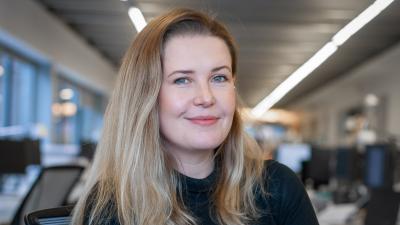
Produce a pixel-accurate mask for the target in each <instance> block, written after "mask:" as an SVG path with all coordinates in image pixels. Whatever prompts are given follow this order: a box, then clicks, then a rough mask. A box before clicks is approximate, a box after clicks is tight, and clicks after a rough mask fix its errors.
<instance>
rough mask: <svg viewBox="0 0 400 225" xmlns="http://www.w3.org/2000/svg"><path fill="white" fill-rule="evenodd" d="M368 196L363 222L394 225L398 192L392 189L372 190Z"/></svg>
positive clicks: (399, 201) (397, 208)
mask: <svg viewBox="0 0 400 225" xmlns="http://www.w3.org/2000/svg"><path fill="white" fill-rule="evenodd" d="M370 196H371V197H370V200H369V201H368V203H367V214H366V217H365V221H364V222H365V223H364V224H365V225H377V224H379V225H395V224H396V221H397V220H398V217H399V215H398V214H399V204H400V193H396V192H394V191H392V190H372V191H371V193H370ZM399 219H400V218H399Z"/></svg>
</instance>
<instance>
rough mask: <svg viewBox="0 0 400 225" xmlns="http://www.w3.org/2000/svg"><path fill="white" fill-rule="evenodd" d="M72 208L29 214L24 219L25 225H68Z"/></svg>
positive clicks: (65, 207)
mask: <svg viewBox="0 0 400 225" xmlns="http://www.w3.org/2000/svg"><path fill="white" fill-rule="evenodd" d="M72 209H73V206H62V207H57V208H51V209H42V210H39V211H34V212H31V213H29V214H27V215H25V217H24V221H25V225H53V224H57V225H69V224H71V213H72Z"/></svg>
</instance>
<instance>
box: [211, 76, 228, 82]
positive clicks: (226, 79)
mask: <svg viewBox="0 0 400 225" xmlns="http://www.w3.org/2000/svg"><path fill="white" fill-rule="evenodd" d="M216 78H223V80H222V81H217V82H218V83H223V82H227V81H228V77H227V76H226V75H222V74H221V75H216V76H214V77H213V78H212V80H215V79H216Z"/></svg>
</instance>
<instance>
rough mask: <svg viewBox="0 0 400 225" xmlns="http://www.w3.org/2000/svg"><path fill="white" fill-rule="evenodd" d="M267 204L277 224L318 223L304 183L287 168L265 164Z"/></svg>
mask: <svg viewBox="0 0 400 225" xmlns="http://www.w3.org/2000/svg"><path fill="white" fill-rule="evenodd" d="M264 179H265V180H264V184H265V190H266V192H267V196H268V197H267V204H268V205H269V208H270V209H271V212H272V215H273V217H274V220H275V222H276V223H277V224H285V225H286V224H288V225H289V224H290V225H294V224H296V225H305V224H307V225H315V224H318V221H317V219H316V216H315V212H314V209H313V207H312V205H311V201H310V199H309V197H308V195H307V192H306V190H305V188H304V185H303V183H302V182H301V181H300V179H299V178H298V177H297V175H296V174H295V173H294V172H293V171H292V170H291V169H289V168H288V167H287V166H285V165H283V164H281V163H279V162H277V161H274V160H268V161H266V162H265V171H264Z"/></svg>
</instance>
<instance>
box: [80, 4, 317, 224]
mask: <svg viewBox="0 0 400 225" xmlns="http://www.w3.org/2000/svg"><path fill="white" fill-rule="evenodd" d="M235 79H236V50H235V46H234V42H233V40H232V37H231V36H230V34H229V33H228V32H227V30H226V28H225V27H224V26H223V25H221V24H220V23H218V22H217V21H215V20H214V19H212V18H209V17H208V16H206V15H204V14H202V13H199V12H196V11H192V10H187V9H178V10H174V11H171V12H169V13H167V14H165V15H163V16H161V17H158V18H156V19H154V20H153V21H152V22H150V23H149V24H148V25H147V26H146V27H145V28H144V29H143V31H141V32H140V33H139V34H138V35H137V37H136V38H135V40H134V42H133V43H132V45H131V47H130V48H129V49H128V52H127V53H126V55H125V57H124V59H123V62H122V65H121V68H120V72H119V77H118V80H117V83H116V89H115V90H114V93H113V95H112V97H111V99H110V103H109V105H108V107H107V111H106V115H105V126H104V130H103V136H102V138H101V141H100V143H99V145H98V149H97V153H96V156H95V159H94V163H93V169H92V173H91V176H90V179H89V180H88V182H87V186H86V191H85V192H84V194H83V196H82V197H81V198H80V200H79V202H78V204H77V206H76V207H75V210H74V217H73V223H74V224H135V225H136V224H137V225H148V224H199V225H200V224H278V225H280V224H282V225H283V224H285V225H286V224H292V225H294V224H296V225H302V224H307V225H314V224H318V222H317V220H316V217H315V214H314V212H313V209H312V206H311V204H310V201H309V199H308V197H307V195H306V193H305V191H304V188H303V187H302V185H301V183H300V182H299V181H298V179H297V178H296V176H295V175H294V174H293V173H292V172H291V171H290V170H289V169H287V168H286V167H284V166H282V165H280V164H278V163H277V162H274V161H268V162H264V161H263V160H262V157H261V152H260V150H259V148H258V147H257V145H256V144H254V141H252V140H251V139H249V138H248V137H247V136H246V135H245V133H244V132H243V128H242V122H241V119H240V115H239V112H238V108H239V106H238V104H237V97H236V90H235Z"/></svg>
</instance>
